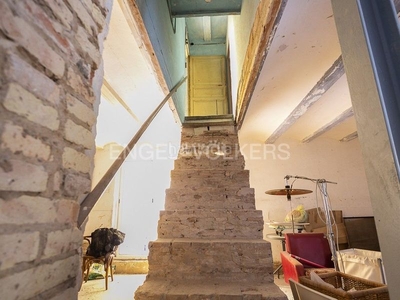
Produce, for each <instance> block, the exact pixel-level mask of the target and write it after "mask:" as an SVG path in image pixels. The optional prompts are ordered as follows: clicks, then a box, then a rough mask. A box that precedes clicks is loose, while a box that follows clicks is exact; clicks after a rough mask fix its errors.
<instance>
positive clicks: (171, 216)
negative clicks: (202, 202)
mask: <svg viewBox="0 0 400 300" xmlns="http://www.w3.org/2000/svg"><path fill="white" fill-rule="evenodd" d="M263 228H264V221H263V216H262V211H261V210H226V209H200V210H179V211H161V212H160V219H159V221H158V237H159V238H194V239H196V238H197V239H203V238H206V239H207V238H210V239H262V238H263Z"/></svg>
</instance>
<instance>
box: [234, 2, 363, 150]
mask: <svg viewBox="0 0 400 300" xmlns="http://www.w3.org/2000/svg"><path fill="white" fill-rule="evenodd" d="M330 3H331V1H330V0H322V1H321V0H308V1H306V0H302V1H287V3H286V5H285V6H284V7H283V13H282V16H281V19H280V20H279V23H278V26H277V30H276V32H275V33H274V35H273V36H272V37H271V40H272V42H271V44H270V47H269V49H268V52H267V54H266V58H265V61H264V64H263V67H262V68H261V72H260V75H259V78H258V81H257V83H256V86H255V89H254V93H253V96H252V98H251V101H250V104H249V107H248V110H247V113H246V117H245V119H244V122H243V125H242V127H241V131H242V132H241V135H242V136H246V137H248V138H249V139H252V140H257V141H259V142H266V143H276V142H277V141H278V139H280V138H285V139H292V140H297V141H300V142H311V141H312V140H314V139H316V138H320V137H325V138H332V139H335V140H338V141H341V140H342V141H349V140H351V139H352V138H355V137H357V134H356V131H357V128H356V124H355V119H354V116H353V111H352V109H351V101H350V95H349V90H348V86H347V80H346V75H345V74H344V68H343V63H342V61H341V57H340V55H341V50H340V44H339V40H338V37H337V33H336V27H335V22H334V18H333V15H332V8H331V4H330Z"/></svg>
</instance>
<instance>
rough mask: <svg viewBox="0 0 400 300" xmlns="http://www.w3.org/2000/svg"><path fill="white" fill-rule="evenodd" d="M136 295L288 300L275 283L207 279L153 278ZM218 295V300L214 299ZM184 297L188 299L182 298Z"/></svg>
mask: <svg viewBox="0 0 400 300" xmlns="http://www.w3.org/2000/svg"><path fill="white" fill-rule="evenodd" d="M136 294H141V295H147V297H148V298H146V299H153V298H152V297H156V296H158V297H159V298H154V299H161V296H163V295H168V299H174V298H173V296H176V297H180V298H179V299H205V298H191V297H194V296H198V297H201V296H202V297H204V296H206V297H207V298H206V299H241V298H240V297H245V298H242V299H252V298H253V297H254V298H253V299H260V300H261V299H265V300H267V299H268V300H284V299H287V298H286V296H285V294H284V293H283V292H282V291H281V290H280V289H279V287H278V286H277V285H276V284H275V283H273V282H251V283H245V282H216V281H215V280H207V279H204V280H201V281H187V280H185V281H183V282H166V281H165V279H163V278H159V279H158V278H153V279H152V280H148V281H146V282H145V283H144V284H143V285H142V286H141V287H139V289H138V290H137V292H136ZM217 295H218V298H214V297H213V296H217ZM182 296H186V297H187V298H181V297H182ZM252 296H253V297H252ZM223 297H224V298H223ZM225 297H226V298H225ZM233 297H234V298H233ZM260 297H261V298H260ZM177 299H178V298H177Z"/></svg>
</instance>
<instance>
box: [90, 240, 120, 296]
mask: <svg viewBox="0 0 400 300" xmlns="http://www.w3.org/2000/svg"><path fill="white" fill-rule="evenodd" d="M83 238H84V240H85V241H86V242H87V243H88V244H89V245H90V243H91V236H84V237H83ZM89 245H88V246H89ZM116 250H117V246H115V247H114V249H112V251H110V252H108V253H107V254H106V255H104V256H100V257H94V256H90V255H86V254H85V255H83V259H82V280H83V281H85V282H87V281H88V279H89V272H90V267H91V266H92V265H93V264H94V263H99V264H102V265H104V271H105V277H104V279H105V285H106V290H108V277H109V276H111V281H114V274H113V268H112V263H113V259H114V257H115V256H116V254H115V253H116Z"/></svg>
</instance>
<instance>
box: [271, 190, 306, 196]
mask: <svg viewBox="0 0 400 300" xmlns="http://www.w3.org/2000/svg"><path fill="white" fill-rule="evenodd" d="M312 192H313V191H311V190H304V189H276V190H268V191H266V192H265V193H266V194H268V195H274V196H286V195H287V194H288V193H289V195H304V194H309V193H312Z"/></svg>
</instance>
